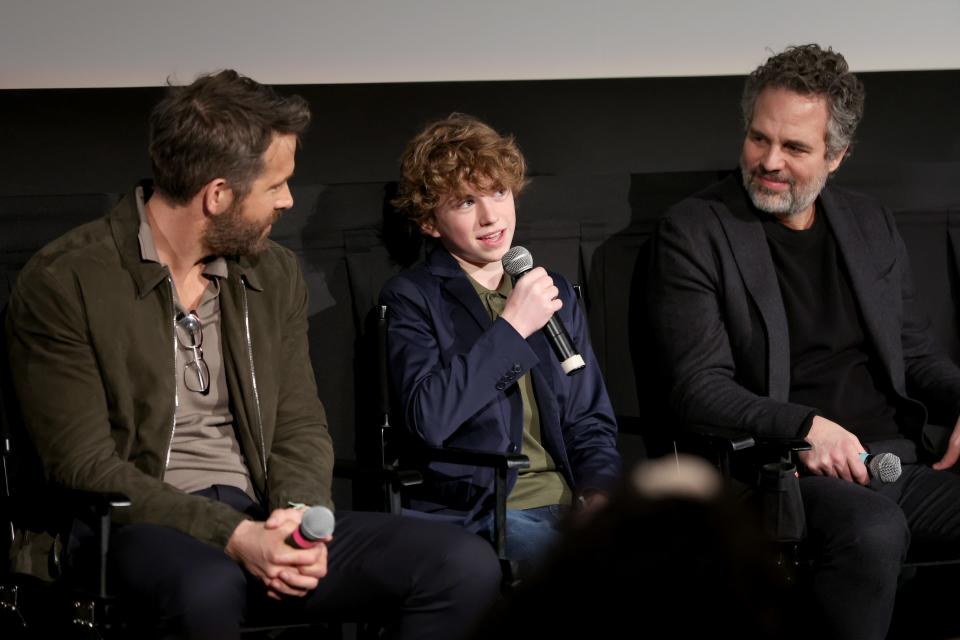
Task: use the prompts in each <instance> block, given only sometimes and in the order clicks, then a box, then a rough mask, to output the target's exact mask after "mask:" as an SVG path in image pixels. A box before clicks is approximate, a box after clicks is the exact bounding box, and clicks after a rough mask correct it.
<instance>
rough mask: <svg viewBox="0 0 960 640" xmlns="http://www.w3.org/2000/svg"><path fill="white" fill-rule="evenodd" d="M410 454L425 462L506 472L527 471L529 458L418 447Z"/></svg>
mask: <svg viewBox="0 0 960 640" xmlns="http://www.w3.org/2000/svg"><path fill="white" fill-rule="evenodd" d="M411 453H412V454H413V455H415V456H417V457H418V458H419V459H420V460H422V461H425V462H447V463H450V464H464V465H472V466H475V467H489V468H491V469H504V470H507V471H509V470H513V469H527V468H528V467H529V466H530V458H528V457H527V456H526V455H524V454H522V453H505V452H499V451H489V450H483V449H460V448H456V447H418V448H416V449H415V450H414V451H412V452H411Z"/></svg>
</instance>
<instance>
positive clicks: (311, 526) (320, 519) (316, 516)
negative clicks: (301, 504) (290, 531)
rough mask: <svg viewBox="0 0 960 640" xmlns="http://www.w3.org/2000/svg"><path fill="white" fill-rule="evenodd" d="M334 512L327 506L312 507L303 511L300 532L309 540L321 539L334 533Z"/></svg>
mask: <svg viewBox="0 0 960 640" xmlns="http://www.w3.org/2000/svg"><path fill="white" fill-rule="evenodd" d="M333 526H334V517H333V512H332V511H330V509H327V508H326V507H320V506H317V507H310V508H309V509H307V510H306V511H304V512H303V518H302V519H301V520H300V533H301V534H302V535H303V537H304V538H306V539H307V540H319V539H320V538H326V537H327V536H332V535H333Z"/></svg>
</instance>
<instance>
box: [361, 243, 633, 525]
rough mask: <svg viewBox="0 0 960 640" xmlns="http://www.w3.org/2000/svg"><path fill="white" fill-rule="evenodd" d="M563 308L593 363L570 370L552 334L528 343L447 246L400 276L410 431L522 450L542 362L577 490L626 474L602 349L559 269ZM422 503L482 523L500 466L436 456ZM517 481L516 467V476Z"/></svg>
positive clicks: (388, 296)
mask: <svg viewBox="0 0 960 640" xmlns="http://www.w3.org/2000/svg"><path fill="white" fill-rule="evenodd" d="M550 275H551V277H552V278H553V280H554V283H555V284H556V285H557V288H558V289H559V290H560V299H561V300H562V301H563V308H562V309H561V310H560V311H559V312H558V313H559V316H560V318H561V320H562V321H563V323H564V324H565V325H566V327H567V331H568V332H569V333H570V336H571V338H572V339H573V341H574V343H575V344H576V346H577V347H578V350H579V352H580V353H581V354H582V355H583V357H584V359H585V360H586V362H587V366H586V368H585V369H584V370H582V371H580V372H579V373H577V374H575V375H573V376H569V377H568V376H566V375H565V374H564V373H563V371H562V370H561V369H560V364H559V362H558V361H557V358H556V356H555V355H554V354H553V351H552V350H551V348H550V344H549V342H548V341H547V339H546V338H545V337H544V336H543V334H542V332H539V331H538V332H536V333H534V334H533V335H531V336H530V337H529V338H528V339H526V340H524V339H523V338H521V337H520V334H518V333H517V332H516V330H515V329H514V328H513V327H512V326H511V325H510V324H509V323H508V322H506V321H505V320H503V319H502V318H498V319H497V320H495V321H491V320H490V316H489V314H488V312H487V310H486V309H485V308H484V306H483V303H482V301H481V300H480V297H479V296H478V295H477V292H476V290H475V289H474V288H473V285H471V283H470V281H469V280H468V278H467V275H466V274H465V273H464V272H463V269H461V267H460V265H459V264H458V263H457V262H456V260H455V259H454V258H453V257H452V256H451V255H450V254H449V253H448V252H447V251H446V250H445V249H443V248H442V247H438V248H437V249H435V250H434V251H433V252H432V253H431V254H430V255H429V256H428V257H427V260H426V261H425V262H424V263H422V264H419V265H417V266H416V267H413V268H412V269H410V270H408V271H405V272H403V273H401V274H399V275H398V276H396V277H394V278H393V279H391V280H390V281H389V282H387V284H386V285H385V286H384V288H383V291H382V292H381V294H380V300H381V304H385V305H387V307H388V314H389V316H388V317H389V324H388V327H389V329H388V334H387V335H388V338H387V346H388V351H389V359H390V369H391V375H392V382H393V385H394V389H395V390H396V392H397V395H398V397H399V400H400V405H401V407H402V409H403V417H404V422H405V425H406V428H407V431H408V432H409V434H410V435H411V436H412V437H413V438H415V439H416V440H417V441H419V442H423V443H426V444H428V445H431V446H438V447H439V446H449V447H460V448H469V449H486V450H492V451H502V452H516V451H519V450H520V446H521V443H522V438H523V406H522V402H521V398H520V391H519V388H518V386H517V385H516V384H515V381H516V379H517V378H519V377H520V376H521V375H523V374H524V373H526V372H527V371H531V370H532V371H533V384H534V391H535V393H536V397H537V406H538V408H539V411H540V427H541V435H542V443H543V446H544V448H545V449H546V450H547V451H548V452H549V453H550V455H551V457H552V458H553V460H554V462H555V464H556V465H557V470H558V471H559V472H560V473H562V474H563V475H564V477H565V478H566V480H567V483H568V484H569V485H570V487H571V489H573V490H574V491H581V490H583V489H587V488H604V487H607V486H608V485H610V484H611V482H612V481H613V480H614V479H615V478H616V477H617V476H618V475H619V471H620V455H619V453H618V452H617V449H616V433H617V426H616V419H615V418H614V413H613V408H612V406H611V405H610V399H609V398H608V397H607V391H606V388H605V387H604V384H603V378H602V376H601V374H600V369H599V368H598V366H597V361H596V358H595V357H594V354H593V350H592V349H591V347H590V341H589V337H588V327H587V322H586V318H585V316H584V314H583V311H582V310H581V308H580V305H579V303H578V301H577V298H576V296H575V294H574V291H573V287H571V286H570V283H569V282H567V280H566V279H565V278H563V276H561V275H559V274H556V273H551V274H550ZM425 480H426V481H425V483H424V485H423V486H422V487H420V488H419V489H418V491H417V492H416V493H415V495H414V497H413V498H412V499H411V501H410V505H409V506H410V507H411V508H412V509H414V510H416V511H419V512H423V513H426V514H432V515H433V516H435V517H436V518H438V519H444V520H449V521H451V522H454V523H457V524H460V525H462V526H465V527H467V528H468V529H471V530H478V529H480V528H482V526H483V522H482V519H483V518H484V517H485V516H486V515H488V514H489V513H490V512H491V510H492V508H493V481H494V472H493V470H492V469H486V468H479V467H472V466H462V465H450V464H443V463H435V464H433V465H432V466H431V468H430V470H429V472H428V475H427V477H426V479H425ZM508 482H509V487H510V488H512V487H513V485H514V483H515V482H516V473H513V474H511V476H510V478H509V481H508Z"/></svg>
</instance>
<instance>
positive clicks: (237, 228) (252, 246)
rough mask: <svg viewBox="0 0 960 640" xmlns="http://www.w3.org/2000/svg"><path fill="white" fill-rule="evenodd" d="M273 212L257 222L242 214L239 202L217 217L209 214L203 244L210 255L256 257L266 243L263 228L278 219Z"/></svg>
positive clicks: (277, 215)
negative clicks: (268, 217)
mask: <svg viewBox="0 0 960 640" xmlns="http://www.w3.org/2000/svg"><path fill="white" fill-rule="evenodd" d="M279 217H280V212H279V211H275V212H274V214H273V217H272V218H270V219H269V220H268V221H267V222H266V223H263V224H257V223H255V222H252V221H250V220H247V219H246V218H244V217H243V214H242V212H241V203H239V202H235V203H234V204H232V205H230V209H229V210H227V211H225V212H223V213H222V214H220V215H218V216H210V218H208V222H207V228H206V230H204V233H203V244H204V246H205V247H206V248H207V251H209V252H210V255H212V256H255V255H257V254H258V253H260V252H261V251H263V250H264V248H266V246H267V236H266V235H264V230H265V229H266V228H267V227H268V226H270V225H271V224H273V223H274V222H276V221H277V218H279Z"/></svg>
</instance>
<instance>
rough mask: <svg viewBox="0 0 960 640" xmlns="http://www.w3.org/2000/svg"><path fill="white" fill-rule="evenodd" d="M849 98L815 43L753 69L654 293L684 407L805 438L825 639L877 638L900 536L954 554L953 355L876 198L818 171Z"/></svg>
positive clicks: (662, 234)
mask: <svg viewBox="0 0 960 640" xmlns="http://www.w3.org/2000/svg"><path fill="white" fill-rule="evenodd" d="M863 102H864V92H863V87H862V85H861V83H860V82H859V80H857V78H856V77H855V76H854V75H853V74H852V73H850V71H849V69H848V67H847V63H846V61H845V60H844V59H843V57H842V56H841V55H840V54H838V53H836V52H834V51H832V50H830V49H827V50H823V49H821V48H820V47H819V46H817V45H806V46H800V47H791V48H788V49H787V50H786V51H784V52H782V53H780V54H777V55H775V56H772V57H771V58H770V59H769V60H767V61H766V63H765V64H763V65H762V66H761V67H759V68H758V69H757V70H756V71H754V72H753V73H752V74H751V75H750V77H749V78H748V79H747V83H746V87H745V90H744V95H743V101H742V109H743V116H744V124H745V128H746V135H745V138H744V141H743V148H742V152H741V156H740V171H739V172H737V173H735V174H734V175H732V176H731V177H729V178H728V179H726V180H725V181H723V182H721V183H719V184H718V185H716V186H714V187H711V188H709V189H708V190H706V191H704V192H702V193H700V194H698V195H696V196H693V197H692V198H689V199H687V200H685V201H684V202H681V203H680V204H678V205H677V206H675V207H674V208H673V209H672V210H671V211H670V212H669V213H668V214H667V216H666V217H665V219H664V220H662V221H661V224H660V225H659V227H658V230H657V234H656V237H655V240H654V245H653V250H652V268H651V281H650V287H651V289H650V291H651V299H650V301H649V303H650V313H651V316H652V322H653V327H654V331H655V336H656V338H657V341H658V343H659V345H660V347H661V349H662V351H663V353H662V355H663V362H664V363H665V365H666V367H667V370H668V373H669V377H670V386H671V391H670V395H669V401H670V404H671V407H672V409H673V410H674V411H675V413H676V414H677V415H678V417H679V418H680V419H681V420H682V421H683V422H685V423H708V424H715V425H721V426H728V427H736V428H742V429H747V430H748V431H749V432H751V433H753V434H757V435H759V436H767V437H782V438H802V439H805V440H806V441H807V442H808V443H809V444H810V445H811V449H810V450H809V451H805V452H802V453H800V454H799V463H800V465H799V466H800V472H801V477H800V480H799V482H800V487H801V493H802V497H803V503H804V509H805V511H806V516H807V525H808V548H809V549H810V550H811V551H812V554H813V561H814V562H813V572H812V584H811V586H812V592H813V596H814V598H815V600H816V602H817V604H818V605H819V607H820V608H821V610H822V612H823V614H824V619H825V621H826V623H827V624H829V625H830V629H829V630H828V632H826V633H825V634H824V635H825V636H829V637H837V638H882V637H884V635H885V632H886V630H887V627H888V625H889V622H890V618H891V612H892V609H893V602H894V596H895V593H896V588H897V577H898V575H899V572H900V567H901V564H902V562H903V560H904V558H905V556H906V553H907V550H908V546H909V544H910V541H911V539H912V540H913V543H914V545H915V546H916V547H918V548H921V549H922V548H931V547H932V546H936V548H937V550H938V553H939V554H940V556H941V557H943V556H944V555H947V554H958V552H960V478H958V476H957V475H955V474H954V473H953V472H952V471H946V469H948V468H949V467H952V466H953V465H954V463H955V462H956V461H957V458H958V454H960V422H958V421H957V417H958V414H960V370H958V369H957V367H956V366H954V364H953V363H951V362H950V361H949V359H948V358H947V357H946V356H945V355H944V354H943V353H942V352H941V351H940V350H939V349H938V348H937V347H936V346H935V345H934V342H933V339H932V338H931V336H930V331H929V321H928V320H927V318H926V317H924V314H923V313H922V312H921V310H920V308H919V306H918V304H917V302H916V301H915V300H914V297H915V291H914V287H913V283H912V282H911V273H910V267H909V264H908V260H907V254H906V251H905V248H904V245H903V241H902V240H901V238H900V236H899V234H898V233H897V230H896V228H895V227H894V223H893V218H892V217H891V215H890V213H889V212H888V211H886V210H884V209H883V208H882V207H880V206H878V205H877V204H875V203H874V202H873V201H871V200H870V199H868V198H865V197H863V196H861V195H858V194H855V193H851V192H849V191H846V190H843V189H840V188H836V187H832V186H826V185H827V181H828V179H829V177H830V174H831V173H833V172H834V171H835V170H836V169H837V168H838V167H839V166H840V163H841V162H842V160H843V158H844V157H845V155H846V154H847V153H849V150H850V145H851V143H852V140H853V134H854V131H855V129H856V126H857V123H858V122H859V120H860V117H861V115H862V113H863ZM908 389H909V390H910V395H909V396H908ZM921 401H922V402H923V404H921ZM927 410H929V411H930V412H931V415H935V416H943V418H942V420H943V421H944V422H946V424H947V431H946V432H949V429H950V428H952V429H953V430H952V435H950V437H949V440H948V442H949V445H948V446H947V447H946V449H945V451H944V449H943V448H942V447H941V448H940V449H939V450H936V451H933V450H929V448H925V447H924V445H928V446H929V445H930V444H931V443H932V442H933V439H932V438H931V437H930V436H931V435H932V434H933V433H934V430H933V428H932V427H929V426H928V425H927ZM954 425H956V426H954ZM946 432H944V433H946ZM940 440H941V442H943V440H944V438H941V439H940ZM864 452H875V453H876V452H895V453H897V454H899V456H900V458H901V460H902V462H903V463H904V466H903V474H902V476H901V477H900V479H899V481H897V482H895V483H892V484H882V483H881V482H880V481H879V480H878V479H875V478H871V477H870V475H869V474H868V471H867V468H866V467H865V465H864V462H863V459H862V455H861V454H863V453H864ZM934 455H935V456H936V457H932V456H934ZM925 461H929V462H935V463H934V464H933V465H932V468H931V467H930V466H926V465H925V464H922V462H925Z"/></svg>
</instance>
